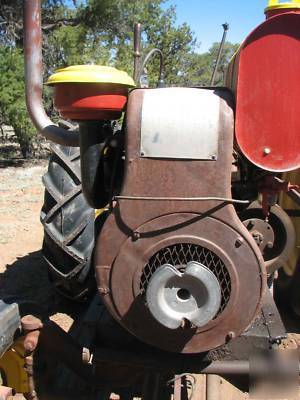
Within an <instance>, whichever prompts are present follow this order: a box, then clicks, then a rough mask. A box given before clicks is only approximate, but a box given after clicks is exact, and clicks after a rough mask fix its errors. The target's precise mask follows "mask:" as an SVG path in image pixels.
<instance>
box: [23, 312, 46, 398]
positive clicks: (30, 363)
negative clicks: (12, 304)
mask: <svg viewBox="0 0 300 400" xmlns="http://www.w3.org/2000/svg"><path fill="white" fill-rule="evenodd" d="M21 326H22V329H23V331H24V333H25V337H24V349H25V363H24V369H25V371H26V373H27V376H28V387H29V392H28V393H27V394H26V397H27V399H28V400H38V397H37V392H36V388H35V380H34V353H35V350H36V349H37V346H38V343H39V338H40V333H41V329H42V328H43V322H42V321H41V320H40V319H39V318H37V317H35V316H33V315H25V316H24V317H23V318H22V319H21Z"/></svg>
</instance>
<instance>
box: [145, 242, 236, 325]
mask: <svg viewBox="0 0 300 400" xmlns="http://www.w3.org/2000/svg"><path fill="white" fill-rule="evenodd" d="M190 261H197V262H199V263H201V264H203V265H205V266H206V267H207V268H209V269H210V270H211V271H212V272H213V273H214V275H215V276H216V277H217V279H218V281H219V284H220V287H221V294H222V301H221V306H220V309H219V311H218V314H217V316H218V315H220V314H221V313H222V311H223V310H224V309H225V307H226V305H227V303H228V301H229V298H230V293H231V280H230V275H229V272H228V270H227V268H226V266H225V264H224V263H223V261H222V260H221V259H220V258H219V257H218V256H217V255H216V254H215V253H213V252H212V251H211V250H209V249H207V248H205V247H202V246H199V245H196V244H190V243H177V244H174V245H172V246H168V247H165V248H164V249H161V250H160V251H158V252H157V253H155V254H154V255H153V256H152V257H151V258H150V260H149V262H148V264H147V265H146V266H145V268H144V270H143V274H142V276H141V281H140V290H141V293H142V294H144V293H145V292H146V289H147V286H148V283H149V281H150V278H151V276H152V275H153V274H154V272H155V271H156V270H157V269H158V268H159V267H161V266H162V265H164V264H171V265H173V266H174V267H176V268H178V269H179V270H181V271H184V268H185V267H186V265H187V263H188V262H190ZM217 316H216V317H215V318H217Z"/></svg>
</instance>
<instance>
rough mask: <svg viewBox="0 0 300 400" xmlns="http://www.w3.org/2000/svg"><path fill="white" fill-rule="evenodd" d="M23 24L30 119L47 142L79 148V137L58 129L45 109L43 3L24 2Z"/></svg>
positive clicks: (27, 100)
mask: <svg viewBox="0 0 300 400" xmlns="http://www.w3.org/2000/svg"><path fill="white" fill-rule="evenodd" d="M23 21H24V61H25V94H26V104H27V110H28V113H29V116H30V118H31V120H32V122H33V124H34V126H35V127H36V129H37V131H38V132H39V133H41V134H42V135H43V136H44V137H45V138H46V139H48V140H51V141H53V142H55V143H58V144H62V145H65V146H75V147H76V146H79V133H78V132H77V131H67V130H65V129H63V128H60V127H58V126H56V125H55V124H54V123H53V122H52V121H51V120H50V118H49V117H48V116H47V114H46V112H45V109H44V106H43V99H42V91H43V61H42V30H41V0H23Z"/></svg>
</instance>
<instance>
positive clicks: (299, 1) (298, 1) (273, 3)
mask: <svg viewBox="0 0 300 400" xmlns="http://www.w3.org/2000/svg"><path fill="white" fill-rule="evenodd" d="M295 8H300V0H292V1H284V2H281V1H280V0H269V4H268V7H267V8H265V13H267V12H269V11H273V10H283V9H295Z"/></svg>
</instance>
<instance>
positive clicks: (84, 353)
mask: <svg viewBox="0 0 300 400" xmlns="http://www.w3.org/2000/svg"><path fill="white" fill-rule="evenodd" d="M90 359H91V353H90V350H89V349H87V348H86V347H83V348H82V362H83V363H84V364H88V363H89V361H90Z"/></svg>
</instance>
